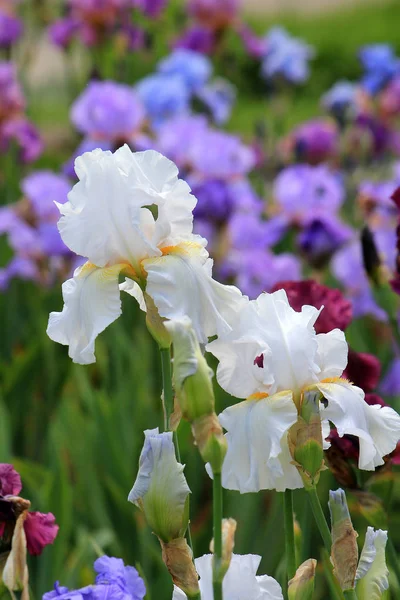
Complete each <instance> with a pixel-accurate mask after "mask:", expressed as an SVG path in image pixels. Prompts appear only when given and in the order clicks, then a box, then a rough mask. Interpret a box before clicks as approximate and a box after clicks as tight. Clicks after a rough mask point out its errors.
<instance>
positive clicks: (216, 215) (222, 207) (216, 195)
mask: <svg viewBox="0 0 400 600" xmlns="http://www.w3.org/2000/svg"><path fill="white" fill-rule="evenodd" d="M192 190H193V194H194V195H195V196H196V198H197V204H196V207H195V208H194V211H193V215H194V216H195V217H196V218H200V219H209V220H211V221H217V222H218V221H225V220H226V219H227V218H228V217H229V215H230V214H231V212H232V210H233V208H234V207H235V199H234V197H233V195H232V193H231V190H230V186H229V185H228V183H226V182H225V181H222V180H220V179H210V180H208V181H204V182H203V183H201V184H200V185H197V186H194V187H192Z"/></svg>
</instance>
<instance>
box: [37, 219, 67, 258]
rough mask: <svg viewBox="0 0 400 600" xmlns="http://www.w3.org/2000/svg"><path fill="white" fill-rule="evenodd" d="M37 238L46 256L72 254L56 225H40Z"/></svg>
mask: <svg viewBox="0 0 400 600" xmlns="http://www.w3.org/2000/svg"><path fill="white" fill-rule="evenodd" d="M37 236H38V240H39V243H40V248H41V251H42V252H43V254H45V255H46V256H49V257H50V256H64V255H68V254H70V252H71V251H70V249H69V248H68V247H67V246H66V245H65V244H64V242H63V241H62V239H61V236H60V232H59V231H58V228H57V224H56V223H39V225H38V226H37Z"/></svg>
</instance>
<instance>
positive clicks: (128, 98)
mask: <svg viewBox="0 0 400 600" xmlns="http://www.w3.org/2000/svg"><path fill="white" fill-rule="evenodd" d="M143 119H144V109H143V106H142V103H141V101H140V99H139V98H138V95H137V93H136V92H135V91H134V90H133V88H131V87H130V86H128V85H124V84H122V83H115V82H114V81H92V82H90V83H89V84H88V86H87V87H86V89H85V90H84V91H83V93H82V94H81V95H80V96H79V98H77V100H75V102H74V104H73V105H72V108H71V121H72V123H73V124H74V125H75V127H76V128H77V129H78V130H79V131H80V132H81V133H84V134H85V135H89V136H92V137H95V138H98V139H99V138H100V139H115V138H123V139H128V138H129V136H130V135H132V133H133V132H134V131H135V130H136V129H138V128H139V127H140V125H141V124H142V121H143Z"/></svg>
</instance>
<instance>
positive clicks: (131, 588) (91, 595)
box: [43, 556, 146, 600]
mask: <svg viewBox="0 0 400 600" xmlns="http://www.w3.org/2000/svg"><path fill="white" fill-rule="evenodd" d="M94 569H95V571H96V572H97V576H96V583H95V584H94V585H89V586H86V587H84V588H81V589H79V590H68V588H66V587H63V586H60V585H59V583H58V582H56V584H55V585H54V590H52V591H51V592H47V593H46V594H44V595H43V600H56V599H57V600H68V598H71V597H76V599H77V600H143V598H144V596H145V594H146V588H145V585H144V581H143V579H142V578H141V577H140V575H139V573H138V572H137V570H136V569H135V568H134V567H129V566H125V565H124V563H123V561H122V559H120V558H113V557H110V556H102V557H100V558H98V559H97V560H96V561H95V563H94Z"/></svg>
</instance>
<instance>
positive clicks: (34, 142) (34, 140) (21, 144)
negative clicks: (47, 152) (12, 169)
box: [0, 116, 43, 163]
mask: <svg viewBox="0 0 400 600" xmlns="http://www.w3.org/2000/svg"><path fill="white" fill-rule="evenodd" d="M12 143H15V144H16V145H17V146H18V148H19V152H20V159H21V160H22V162H24V163H30V162H33V161H35V160H36V159H37V158H39V156H40V155H41V153H42V151H43V141H42V138H41V137H40V134H39V132H38V130H37V129H36V127H35V126H34V125H33V124H32V123H31V122H30V121H28V120H27V119H26V118H25V117H24V116H18V117H15V118H12V119H10V120H9V121H6V122H5V123H4V124H3V125H2V126H1V127H0V150H1V151H2V152H7V150H8V149H9V147H10V145H11V144H12Z"/></svg>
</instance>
